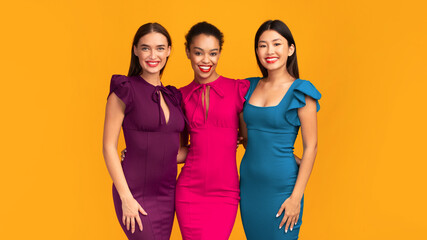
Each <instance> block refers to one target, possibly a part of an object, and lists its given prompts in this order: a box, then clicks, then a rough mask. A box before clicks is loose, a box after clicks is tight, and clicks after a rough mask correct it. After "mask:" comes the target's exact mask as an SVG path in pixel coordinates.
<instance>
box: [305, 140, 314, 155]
mask: <svg viewBox="0 0 427 240" xmlns="http://www.w3.org/2000/svg"><path fill="white" fill-rule="evenodd" d="M304 152H311V153H314V154H317V142H316V143H314V144H307V145H305V146H304Z"/></svg>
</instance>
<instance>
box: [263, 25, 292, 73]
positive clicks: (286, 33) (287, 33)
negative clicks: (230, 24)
mask: <svg viewBox="0 0 427 240" xmlns="http://www.w3.org/2000/svg"><path fill="white" fill-rule="evenodd" d="M267 30H274V31H276V32H277V33H279V34H280V35H282V36H283V37H284V38H286V40H287V41H288V46H291V45H292V44H293V45H294V47H295V51H294V53H293V54H292V55H291V56H289V57H288V60H287V62H286V69H287V70H288V72H289V74H290V75H291V76H292V77H294V78H299V71H298V62H297V46H296V44H295V40H294V37H293V36H292V33H291V30H290V29H289V28H288V26H286V24H285V23H284V22H282V21H280V20H268V21H266V22H264V23H263V24H262V25H261V26H260V27H259V28H258V31H257V32H256V34H255V56H256V61H257V63H258V67H259V69H260V70H261V73H262V76H263V77H264V78H266V77H268V71H267V69H266V68H265V67H264V66H263V65H262V64H261V62H260V61H259V58H258V54H257V49H258V41H259V38H260V37H261V35H262V34H263V33H264V32H265V31H267Z"/></svg>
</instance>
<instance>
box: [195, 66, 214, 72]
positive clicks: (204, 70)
mask: <svg viewBox="0 0 427 240" xmlns="http://www.w3.org/2000/svg"><path fill="white" fill-rule="evenodd" d="M198 67H199V69H200V71H202V72H204V73H208V72H209V71H210V70H211V69H212V66H210V65H198ZM202 67H209V68H208V69H203V68H202Z"/></svg>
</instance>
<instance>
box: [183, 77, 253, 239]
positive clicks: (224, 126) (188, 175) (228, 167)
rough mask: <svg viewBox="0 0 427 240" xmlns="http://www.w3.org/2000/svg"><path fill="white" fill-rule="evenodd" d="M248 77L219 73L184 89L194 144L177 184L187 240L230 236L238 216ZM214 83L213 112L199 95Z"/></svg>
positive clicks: (211, 102) (211, 98)
mask: <svg viewBox="0 0 427 240" xmlns="http://www.w3.org/2000/svg"><path fill="white" fill-rule="evenodd" d="M249 85H250V84H249V81H248V80H233V79H229V78H225V77H222V76H220V77H219V78H218V79H217V80H215V81H213V82H211V83H208V84H198V83H196V82H194V81H193V82H192V83H190V84H189V85H187V86H185V87H183V88H181V89H180V90H181V93H182V96H183V99H184V101H183V109H184V112H185V115H186V117H187V119H188V121H189V125H188V126H187V128H188V131H189V133H190V142H191V144H190V148H189V152H188V156H187V159H186V162H185V165H184V167H183V168H182V170H181V174H180V175H179V178H178V182H177V186H176V200H175V204H176V214H177V218H178V222H179V226H180V229H181V233H182V236H183V239H184V240H192V239H197V240H201V239H203V240H206V239H215V240H221V239H228V238H229V236H230V233H231V230H232V228H233V225H234V221H235V219H236V214H237V207H238V203H239V200H240V197H239V194H240V192H239V176H238V174H237V165H236V147H237V146H236V144H237V143H236V142H237V134H238V132H237V130H238V127H239V113H240V112H241V111H242V109H243V103H244V101H245V99H244V96H245V94H246V92H247V90H248V89H249ZM207 86H210V90H209V110H208V115H207V117H206V114H205V113H206V102H202V97H201V93H202V92H203V91H204V90H205V89H206V87H207Z"/></svg>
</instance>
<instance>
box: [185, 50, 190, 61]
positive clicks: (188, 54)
mask: <svg viewBox="0 0 427 240" xmlns="http://www.w3.org/2000/svg"><path fill="white" fill-rule="evenodd" d="M185 53H186V54H187V58H188V59H190V51H189V50H188V49H187V48H186V49H185Z"/></svg>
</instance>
